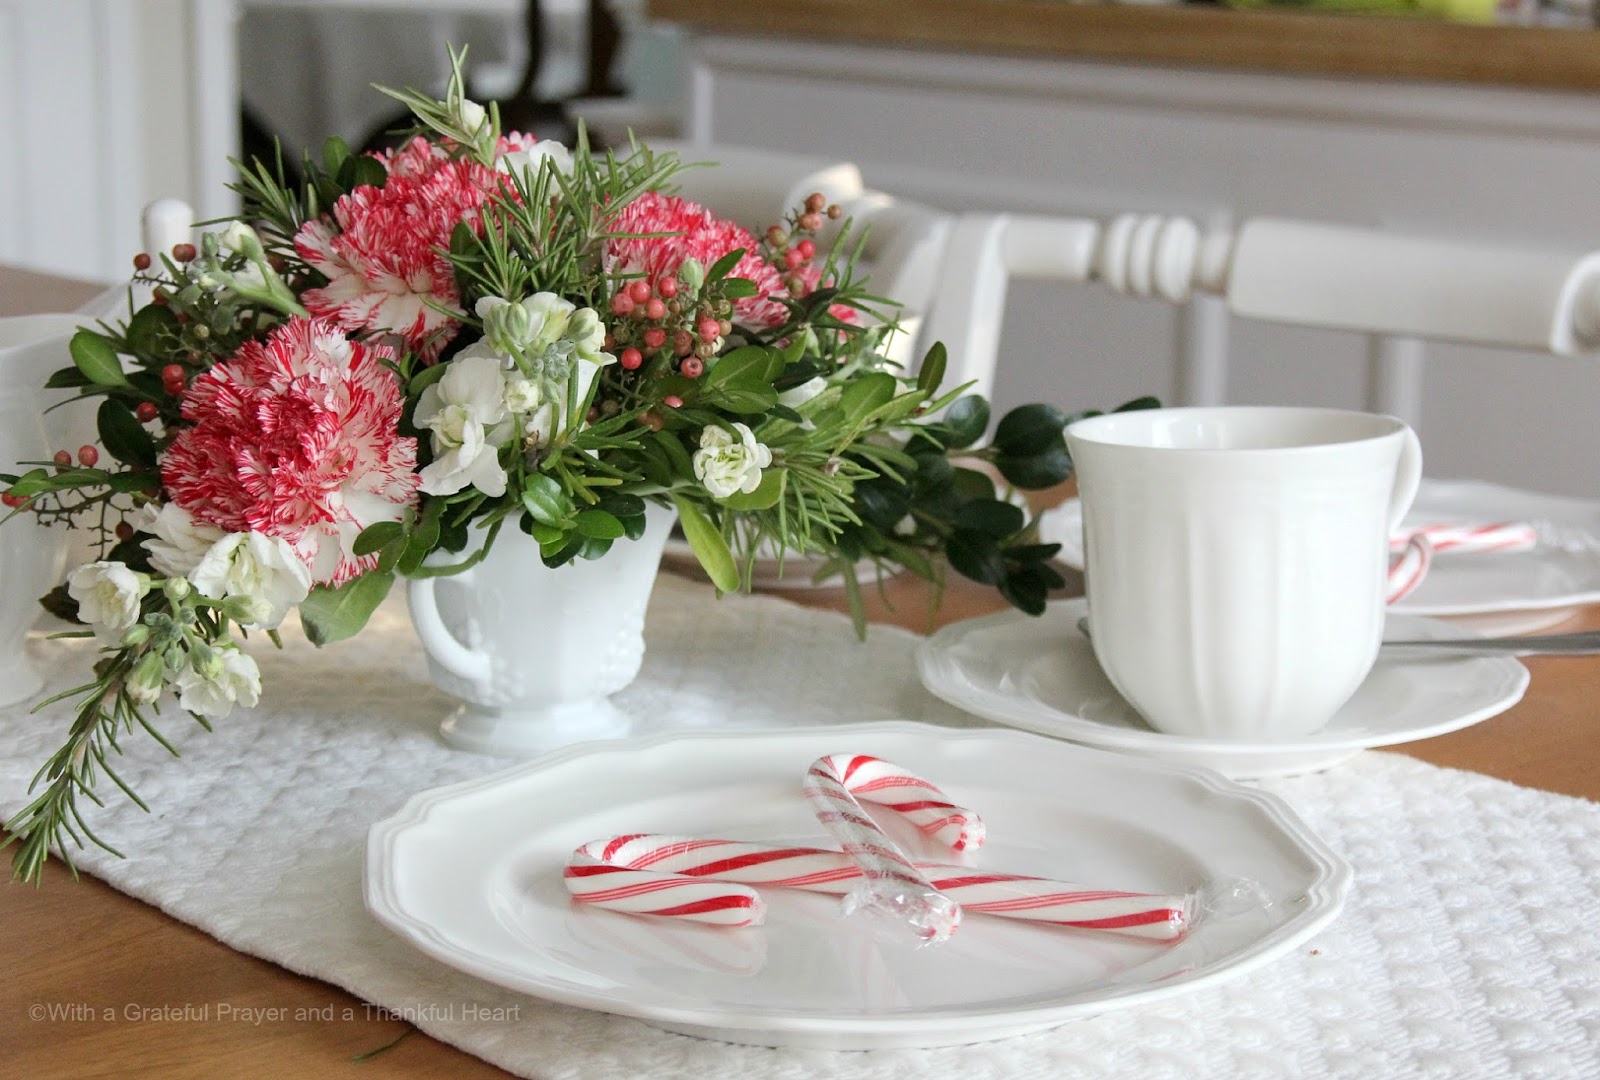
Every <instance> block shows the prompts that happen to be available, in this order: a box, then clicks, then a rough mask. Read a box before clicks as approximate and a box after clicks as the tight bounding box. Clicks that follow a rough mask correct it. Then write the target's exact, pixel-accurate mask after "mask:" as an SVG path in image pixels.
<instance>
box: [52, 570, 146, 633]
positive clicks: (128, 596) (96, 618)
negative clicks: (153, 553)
mask: <svg viewBox="0 0 1600 1080" xmlns="http://www.w3.org/2000/svg"><path fill="white" fill-rule="evenodd" d="M149 591H150V579H149V578H147V577H145V576H144V575H143V574H140V573H136V572H134V571H132V570H129V569H128V567H127V566H126V565H124V564H123V563H119V562H92V563H88V564H86V565H84V566H80V567H78V568H77V569H76V570H74V571H73V572H72V573H71V574H69V575H68V576H67V595H69V596H71V597H72V598H73V599H74V600H76V601H77V602H78V618H80V619H82V620H83V621H84V622H86V623H88V624H89V626H90V627H91V628H92V629H93V630H94V636H95V638H96V640H98V641H99V642H100V644H102V645H117V644H119V643H120V642H121V641H122V635H123V634H125V633H127V632H128V628H129V627H131V626H132V625H133V624H134V623H136V622H138V621H139V601H140V600H141V599H143V598H144V594H145V593H147V592H149Z"/></svg>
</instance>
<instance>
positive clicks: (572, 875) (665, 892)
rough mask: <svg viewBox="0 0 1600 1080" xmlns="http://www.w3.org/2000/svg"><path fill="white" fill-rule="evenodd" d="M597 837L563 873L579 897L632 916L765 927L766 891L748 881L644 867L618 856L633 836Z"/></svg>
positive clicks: (575, 853) (575, 855)
mask: <svg viewBox="0 0 1600 1080" xmlns="http://www.w3.org/2000/svg"><path fill="white" fill-rule="evenodd" d="M632 839H635V838H634V837H629V836H618V837H614V838H613V839H610V840H592V841H590V842H589V843H587V844H584V845H583V846H582V847H580V848H579V849H578V850H576V851H574V852H573V853H572V857H571V858H570V859H568V860H567V867H566V870H565V871H563V873H562V876H563V878H564V879H565V880H566V883H567V892H569V893H571V894H572V897H573V899H575V900H581V901H583V902H584V903H586V904H594V905H596V906H598V907H603V908H606V909H608V910H611V911H626V912H628V913H629V914H632V915H661V916H666V917H671V918H681V919H689V920H692V921H694V922H703V923H712V924H713V925H716V926H759V925H760V924H761V923H762V922H763V921H764V920H765V919H766V917H767V905H766V904H765V903H764V902H763V901H762V899H761V896H760V894H758V893H757V892H756V891H755V890H754V889H752V888H749V887H748V886H744V885H735V884H730V883H729V882H726V881H709V880H702V879H698V878H693V877H685V876H683V875H679V874H663V873H660V872H657V871H654V870H639V869H636V868H634V867H632V866H629V865H627V863H626V862H625V861H623V860H619V859H618V858H617V854H618V852H620V851H621V850H623V846H624V845H625V844H626V843H627V842H628V841H630V840H632Z"/></svg>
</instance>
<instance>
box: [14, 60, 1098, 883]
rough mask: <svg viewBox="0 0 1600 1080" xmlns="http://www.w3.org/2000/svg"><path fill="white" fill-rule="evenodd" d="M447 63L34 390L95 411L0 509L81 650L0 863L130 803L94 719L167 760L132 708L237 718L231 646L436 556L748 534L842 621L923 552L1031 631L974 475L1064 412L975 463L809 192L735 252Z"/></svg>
mask: <svg viewBox="0 0 1600 1080" xmlns="http://www.w3.org/2000/svg"><path fill="white" fill-rule="evenodd" d="M455 59H456V64H455V69H456V77H455V79H454V80H453V82H452V84H451V86H450V89H449V90H448V92H447V93H446V96H445V97H444V99H443V100H436V99H434V98H432V97H429V96H424V95H420V94H417V93H414V92H409V91H407V92H399V93H394V94H393V96H395V97H397V98H399V99H400V100H402V101H404V102H405V103H406V104H407V105H409V106H410V107H411V109H412V110H413V111H414V113H415V115H416V118H417V120H418V126H417V130H416V132H415V134H414V135H413V136H412V137H411V138H410V139H409V141H407V142H405V143H404V145H403V146H401V147H400V148H399V149H397V150H394V151H390V152H386V153H381V154H372V155H356V154H352V153H351V152H350V151H349V149H348V148H347V147H346V146H345V145H344V144H343V143H341V142H340V141H338V140H330V141H329V142H328V144H327V145H326V147H325V149H324V151H323V154H322V157H321V160H320V161H313V160H310V159H309V158H308V159H307V160H306V162H305V163H304V170H303V173H304V180H303V182H300V183H297V184H291V183H289V182H288V181H287V180H286V179H285V175H284V170H283V168H282V163H281V160H280V161H279V162H276V163H262V162H259V161H256V162H252V163H250V164H249V165H248V166H247V167H242V168H241V175H240V180H239V182H238V184H237V185H236V191H237V193H238V194H239V196H240V198H241V204H242V210H241V214H240V216H239V219H238V220H237V221H234V222H232V223H231V224H228V225H227V227H226V228H224V229H222V230H220V231H218V232H210V233H206V234H204V235H203V237H202V238H201V241H200V243H199V244H198V245H192V244H180V245H178V247H177V248H175V249H174V250H173V251H171V252H166V253H146V254H141V255H139V256H137V257H136V258H135V260H134V265H135V267H136V271H137V272H136V274H135V283H136V284H137V285H139V286H141V287H142V288H144V289H146V290H150V291H149V292H147V295H148V296H149V297H150V299H149V302H148V303H145V304H144V305H143V306H139V307H137V309H135V310H131V312H130V315H129V317H128V318H127V319H126V321H124V322H121V323H120V324H118V325H116V326H110V325H101V326H99V327H98V328H95V329H84V330H81V331H80V332H79V333H78V334H77V335H76V336H75V337H74V338H73V339H72V342H71V356H72V361H73V365H72V366H71V367H69V368H66V369H64V370H62V371H59V372H57V373H56V374H55V375H54V376H53V377H52V378H51V379H50V381H49V383H48V385H49V386H50V387H56V388H76V389H77V390H78V391H79V396H80V397H81V398H94V399H98V402H99V403H98V431H99V441H100V446H99V447H95V446H84V447H81V448H78V449H76V450H75V451H74V450H71V449H70V448H69V449H64V450H62V451H61V452H59V453H57V454H56V456H55V460H54V461H52V462H40V463H37V465H38V467H35V468H32V469H31V471H28V472H26V473H24V474H22V475H20V476H9V477H5V478H4V482H5V483H6V484H8V488H7V490H6V491H5V493H4V496H3V500H4V502H5V504H6V505H7V506H8V507H10V508H11V511H12V513H13V514H15V513H24V512H31V513H36V514H38V515H39V516H40V518H41V519H44V520H46V521H50V522H52V523H60V524H65V525H67V526H69V527H77V528H86V529H92V530H96V531H97V533H98V538H99V542H100V558H99V559H97V560H96V561H94V562H91V563H89V564H87V565H84V566H80V567H78V568H76V569H73V570H72V571H71V572H70V573H69V574H68V576H67V579H66V581H65V583H64V584H63V585H61V586H60V587H58V588H56V589H55V590H53V591H52V592H51V593H49V595H47V596H46V597H45V598H44V600H43V602H44V604H45V605H46V607H48V608H49V609H50V610H51V611H52V612H54V613H55V614H57V615H59V616H61V617H62V618H64V619H67V620H69V621H72V622H75V623H78V624H81V625H82V627H83V629H82V630H79V631H75V634H76V636H83V637H87V636H90V635H92V636H93V637H94V638H95V639H97V641H98V642H99V644H100V646H101V649H100V657H99V659H98V662H97V663H96V664H95V665H94V670H93V673H92V676H91V677H90V678H89V679H88V680H87V681H86V682H85V683H84V684H83V685H81V686H77V687H74V688H73V689H71V690H68V691H66V692H65V693H63V694H61V695H59V697H58V698H56V699H52V700H60V699H61V698H67V697H71V698H75V699H77V701H78V709H77V712H76V716H75V719H74V720H73V722H72V723H71V725H70V727H69V728H68V730H67V731H66V732H65V737H64V740H63V743H62V745H61V747H60V749H59V750H58V751H57V752H56V753H55V754H54V755H53V756H52V757H51V758H50V759H49V761H47V762H46V763H44V765H43V768H42V769H41V770H40V772H39V774H38V776H37V778H36V780H35V783H34V786H33V791H32V794H33V795H34V797H33V799H32V801H31V802H30V803H29V804H28V805H27V806H26V807H25V808H24V809H22V810H21V811H20V812H19V813H17V814H16V815H15V816H14V817H12V819H11V820H10V821H8V822H7V823H6V828H7V829H8V830H9V832H10V833H11V836H10V839H9V840H8V842H15V843H16V844H17V850H16V852H15V856H14V860H13V870H14V873H15V875H16V876H18V877H20V878H25V879H36V878H37V877H38V875H39V873H40V871H41V868H42V866H43V864H44V862H45V860H46V859H47V857H48V855H49V852H50V848H51V846H52V845H54V846H55V847H56V848H57V849H58V850H60V851H61V852H62V853H63V854H64V855H65V854H67V852H68V845H69V843H71V844H76V845H78V846H82V845H83V844H84V843H85V842H93V843H96V844H99V845H100V846H102V847H108V845H106V844H105V843H104V842H103V841H101V840H100V839H99V838H98V837H97V836H96V835H95V834H94V832H93V831H92V830H91V829H90V827H89V824H88V821H87V820H86V817H85V811H84V807H83V805H82V802H81V799H88V800H90V801H92V802H95V803H98V802H99V801H100V800H99V796H98V795H97V793H96V786H97V784H98V783H99V782H100V781H102V780H108V781H110V783H111V784H113V785H115V786H116V787H118V788H120V789H121V791H122V792H123V793H124V794H125V795H126V796H127V797H128V798H130V799H133V800H134V801H135V802H138V796H137V795H136V794H135V793H134V792H133V791H132V790H131V788H130V787H129V785H128V784H127V783H125V782H124V781H123V780H122V778H121V777H119V776H118V774H117V772H116V770H115V768H114V767H113V758H114V756H115V754H117V753H120V747H119V745H118V740H119V738H120V737H121V736H122V735H123V734H125V733H133V732H135V731H144V732H146V733H147V734H149V735H150V736H151V737H153V738H154V739H156V740H157V741H159V742H161V743H162V744H163V745H167V742H166V740H165V739H164V738H163V736H162V735H161V733H160V731H159V730H158V729H157V727H156V726H155V724H154V723H153V722H152V716H153V714H155V713H156V712H157V711H158V709H159V704H160V702H161V701H162V700H163V699H164V698H169V697H175V698H176V702H177V705H178V707H179V708H181V709H183V710H185V711H186V712H188V713H189V714H190V715H191V716H192V717H193V718H194V719H195V720H196V721H198V722H199V723H200V724H202V725H206V726H208V727H209V725H210V724H211V723H212V722H213V721H216V720H220V719H222V718H224V717H226V716H227V715H228V714H229V712H230V710H231V709H233V708H235V707H236V706H246V707H248V706H252V705H254V704H255V703H256V702H257V699H258V696H259V695H260V693H261V679H260V673H259V670H258V668H257V666H256V663H255V662H254V660H252V659H251V656H250V654H249V653H248V652H246V651H245V650H244V649H243V648H241V646H240V642H241V641H242V640H243V639H245V638H246V637H247V636H248V635H250V634H252V633H256V634H261V635H264V636H266V637H268V638H271V639H272V640H274V641H276V640H277V633H278V627H279V625H280V624H281V623H282V622H283V620H284V618H285V617H286V615H287V614H288V613H289V612H290V611H291V610H297V611H298V616H299V622H300V624H301V625H302V626H303V628H304V630H305V632H306V634H307V635H308V636H309V637H310V639H311V640H312V641H313V642H314V643H316V644H319V645H320V644H326V643H329V642H335V641H338V640H340V639H343V638H346V637H349V636H351V635H353V634H355V633H357V632H359V631H360V630H361V628H362V626H363V625H364V623H365V622H366V620H367V618H368V617H369V616H370V615H371V613H372V612H373V611H374V609H375V608H376V607H377V606H378V604H379V603H380V602H381V601H382V600H383V599H384V597H385V595H386V594H387V593H388V592H389V590H390V587H391V585H392V584H393V582H394V581H395V579H396V577H397V576H412V577H416V576H426V575H442V574H450V573H453V572H458V571H460V570H462V569H465V568H466V567H468V566H470V565H473V564H474V563H475V562H476V561H477V560H478V559H481V558H482V556H483V554H484V553H485V552H487V551H488V550H489V547H490V545H492V544H493V543H494V540H495V537H496V535H497V534H498V533H500V532H501V531H503V530H506V529H519V530H522V531H523V532H525V533H527V534H528V535H529V536H531V537H532V538H533V539H534V540H535V541H536V542H537V545H538V551H539V553H540V555H541V556H542V558H543V561H544V562H545V563H546V564H547V565H549V566H551V567H558V566H561V565H562V564H564V563H567V562H569V561H571V560H574V559H599V558H603V557H604V556H605V555H606V553H607V552H608V550H610V549H611V548H612V547H613V545H617V544H627V543H629V542H630V539H631V538H634V537H637V536H638V535H639V534H640V532H641V531H642V529H643V527H644V514H645V506H646V501H647V500H649V501H654V502H656V503H659V504H662V505H670V506H671V507H673V508H675V509H676V512H677V514H678V516H679V519H680V523H681V527H682V529H683V532H684V534H685V537H686V538H687V540H688V543H689V544H690V545H691V547H692V549H693V551H694V552H695V555H696V556H697V557H698V559H699V561H700V563H701V564H702V565H703V566H704V568H705V571H706V573H707V574H708V575H709V576H710V578H711V580H712V581H713V582H715V583H716V585H717V586H718V587H719V588H721V589H723V590H733V589H737V588H739V587H740V585H741V578H742V577H743V578H744V580H746V581H747V580H748V573H749V567H750V565H751V561H752V559H753V557H754V552H755V551H756V549H757V548H758V547H761V546H763V545H766V546H767V547H768V548H769V549H777V550H781V551H789V552H799V553H806V554H809V555H812V556H817V557H821V558H822V559H824V560H825V561H824V563H823V567H822V570H821V573H822V574H834V575H839V576H840V577H841V578H842V581H843V584H844V586H845V587H846V588H847V589H850V590H852V601H853V608H854V609H855V611H856V613H857V620H858V625H859V624H860V622H861V619H862V616H861V615H860V602H859V594H858V593H857V592H856V591H855V590H857V589H858V586H857V585H856V577H855V575H854V573H853V568H854V566H855V564H857V563H858V562H859V561H860V560H863V559H869V560H873V561H874V562H876V563H877V564H878V565H879V566H880V567H881V568H883V569H885V570H889V571H900V570H905V571H910V572H912V573H915V574H918V575H921V576H923V577H926V578H930V579H934V580H938V579H939V578H940V576H941V574H942V566H943V565H944V564H945V563H946V562H948V565H950V566H953V567H954V568H955V569H956V570H957V571H958V572H960V573H962V574H964V575H966V576H968V577H971V578H974V579H976V580H978V581H980V582H985V583H988V584H992V585H994V586H996V587H997V588H998V589H999V590H1000V592H1001V593H1003V594H1004V595H1005V596H1006V598H1007V599H1009V600H1010V601H1011V602H1012V603H1014V604H1015V605H1017V606H1018V607H1020V608H1023V609H1024V610H1027V611H1030V612H1035V613H1037V612H1039V611H1041V610H1042V609H1043V606H1044V601H1045V596H1046V593H1047V591H1048V590H1049V589H1050V588H1052V587H1056V586H1059V585H1060V584H1061V583H1062V582H1061V579H1060V578H1059V576H1058V575H1057V574H1056V572H1055V571H1054V570H1053V569H1052V568H1051V567H1050V565H1049V564H1048V559H1049V557H1050V556H1051V555H1052V554H1053V553H1054V551H1055V547H1054V546H1053V545H1042V544H1039V543H1038V542H1037V540H1036V531H1035V530H1034V528H1033V527H1032V523H1031V522H1030V521H1029V520H1028V518H1027V516H1026V514H1025V513H1024V511H1023V510H1021V509H1019V508H1018V507H1017V506H1016V505H1014V504H1013V503H1012V502H1010V501H1007V499H1006V498H1005V497H1004V496H1005V494H1006V493H1005V492H1004V491H1001V490H997V487H996V483H995V480H994V479H992V476H993V474H995V473H998V475H999V476H1001V477H1003V478H1004V480H1005V481H1007V482H1008V483H1009V484H1011V485H1015V486H1016V487H1020V488H1040V487H1045V486H1048V485H1051V484H1055V483H1057V482H1059V481H1061V480H1063V479H1064V478H1065V477H1066V476H1067V475H1068V473H1069V471H1070V461H1069V459H1068V457H1067V454H1066V448H1065V446H1064V444H1063V440H1062V437H1061V430H1062V427H1063V425H1064V424H1065V422H1066V421H1067V419H1068V418H1067V417H1065V416H1063V415H1062V414H1061V413H1060V412H1059V411H1057V410H1056V409H1054V408H1051V407H1049V406H1045V405H1031V406H1026V407H1023V408H1021V409H1018V410H1015V411H1013V412H1011V413H1010V414H1008V415H1007V416H1006V417H1004V418H1003V419H1001V420H1000V422H999V424H998V427H997V430H996V432H995V435H994V438H993V440H992V441H991V442H990V443H989V444H988V445H985V446H983V447H981V448H978V447H977V446H976V444H977V443H978V442H979V440H980V439H981V438H982V436H983V433H984V432H985V431H986V429H987V428H988V425H989V419H990V417H989V407H988V405H987V404H986V403H985V402H984V401H983V400H982V399H981V398H978V397H974V396H962V394H961V391H960V389H959V388H957V389H955V390H951V391H949V392H941V390H940V387H939V384H940V380H941V375H942V368H943V366H944V362H943V354H942V350H941V349H939V348H938V347H935V348H934V349H933V350H932V351H931V352H929V353H928V355H927V356H926V357H924V358H923V359H922V362H921V364H920V366H919V368H918V370H917V372H916V373H915V374H914V375H908V374H907V373H905V372H902V371H899V370H896V369H895V368H894V367H893V366H892V365H890V364H889V363H888V362H887V361H886V360H885V359H884V356H883V347H884V343H885V341H886V340H887V338H888V336H889V335H891V334H893V333H895V332H896V331H897V328H896V326H895V323H894V319H893V314H894V312H893V305H892V304H891V303H890V302H888V301H886V300H880V299H877V298H874V297H872V296H871V295H870V294H869V293H868V292H867V291H866V290H865V287H864V285H863V283H862V282H860V281H858V280H856V267H855V257H856V253H857V252H858V251H859V250H860V245H859V238H858V237H856V236H854V235H853V234H852V230H851V229H849V228H848V227H844V228H840V225H846V223H839V224H836V225H833V226H831V228H832V229H834V230H837V231H838V233H839V240H838V241H837V242H836V243H834V244H832V245H831V247H830V249H829V250H827V251H824V250H822V249H821V247H819V245H818V242H817V237H818V234H819V233H821V232H823V231H824V228H825V226H828V225H829V219H831V218H836V217H838V215H839V210H838V208H837V207H835V206H829V205H827V204H826V202H825V200H824V199H823V198H822V197H821V196H820V195H814V196H812V197H811V198H809V199H808V200H807V201H806V202H805V204H804V205H803V206H800V207H797V208H795V210H794V212H793V213H792V214H791V215H790V216H789V218H788V220H786V221H784V222H780V223H775V224H773V225H772V226H771V227H770V228H768V229H766V230H765V231H764V232H761V233H758V234H752V233H751V232H748V231H746V230H745V229H743V228H741V227H740V226H738V225H736V224H734V223H732V222H729V221H725V220H722V219H719V218H718V217H717V216H715V215H714V214H713V213H711V212H710V211H708V210H707V209H705V208H704V207H700V206H697V205H695V204H693V203H690V202H687V201H685V200H684V199H682V198H680V197H678V196H676V195H674V194H672V178H673V175H674V173H675V172H676V171H677V170H678V169H679V168H680V163H679V162H678V161H677V160H676V159H674V158H673V157H672V156H670V155H664V154H654V153H651V152H650V151H649V150H648V149H646V148H644V147H639V146H634V147H632V148H631V152H630V153H628V154H626V155H625V156H618V155H615V154H612V153H606V154H599V153H596V152H594V151H592V150H591V149H590V148H589V147H588V146H587V145H586V144H585V142H584V140H583V139H582V138H581V137H580V139H579V143H578V145H577V146H576V147H575V148H574V149H572V150H570V151H569V150H568V148H566V147H564V146H561V145H558V144H555V143H551V142H540V141H535V140H534V139H532V138H529V137H527V136H524V135H520V134H517V133H515V132H504V131H502V130H500V125H499V120H498V116H497V113H496V111H495V110H494V109H492V108H491V109H488V110H485V109H484V108H482V107H480V106H478V105H477V104H475V103H473V102H472V101H470V100H468V99H466V98H465V97H464V96H463V93H462V89H461V86H462V83H461V79H460V67H459V58H455ZM78 407H81V406H78ZM963 459H967V460H965V461H964V460H963ZM977 462H985V463H987V468H986V469H974V468H971V467H969V466H970V465H971V464H974V463H977ZM29 464H33V463H29ZM847 571H852V572H847ZM168 749H169V750H170V749H172V748H171V746H170V745H168ZM174 753H176V751H174ZM80 797H81V798H80ZM139 805H140V806H143V805H144V804H143V803H142V802H141V803H139ZM108 850H114V849H110V848H109V847H108ZM69 861H70V857H69Z"/></svg>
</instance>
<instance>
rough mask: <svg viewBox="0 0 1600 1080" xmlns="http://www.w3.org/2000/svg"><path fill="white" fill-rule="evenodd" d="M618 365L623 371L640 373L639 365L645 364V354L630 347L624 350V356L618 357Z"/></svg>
mask: <svg viewBox="0 0 1600 1080" xmlns="http://www.w3.org/2000/svg"><path fill="white" fill-rule="evenodd" d="M617 363H619V364H621V365H622V370H623V371H638V370H639V365H640V364H642V363H644V354H643V353H642V352H640V351H639V350H638V349H635V348H633V347H632V346H631V345H630V346H629V347H628V348H626V349H623V350H622V355H621V356H619V357H617Z"/></svg>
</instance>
